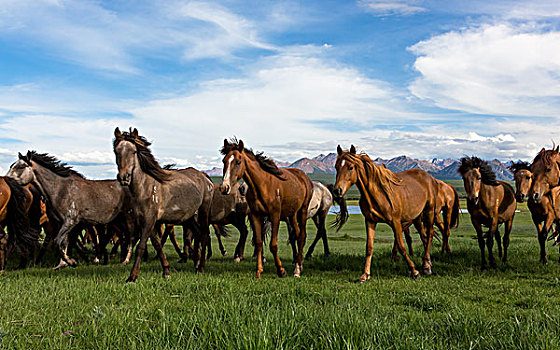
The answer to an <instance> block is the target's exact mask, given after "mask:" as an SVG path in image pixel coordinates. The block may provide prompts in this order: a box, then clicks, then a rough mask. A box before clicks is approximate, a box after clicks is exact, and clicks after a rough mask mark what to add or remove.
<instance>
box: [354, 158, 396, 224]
mask: <svg viewBox="0 0 560 350" xmlns="http://www.w3.org/2000/svg"><path fill="white" fill-rule="evenodd" d="M373 167H376V165H375V164H373ZM356 169H358V167H356ZM374 171H378V169H375V168H374ZM356 187H358V191H360V195H361V196H362V197H363V198H364V199H365V201H366V202H367V204H368V206H369V207H370V208H371V210H372V211H373V213H374V214H375V215H376V216H378V217H381V218H382V217H384V215H383V214H382V213H383V210H382V205H381V204H383V203H388V202H389V201H388V200H387V195H386V194H385V190H384V189H383V188H382V187H381V186H380V185H379V184H378V182H377V181H376V180H375V179H371V178H368V176H367V173H366V170H365V168H360V171H359V172H358V181H357V182H356ZM370 189H371V190H370ZM388 204H389V206H390V202H389V203H388Z"/></svg>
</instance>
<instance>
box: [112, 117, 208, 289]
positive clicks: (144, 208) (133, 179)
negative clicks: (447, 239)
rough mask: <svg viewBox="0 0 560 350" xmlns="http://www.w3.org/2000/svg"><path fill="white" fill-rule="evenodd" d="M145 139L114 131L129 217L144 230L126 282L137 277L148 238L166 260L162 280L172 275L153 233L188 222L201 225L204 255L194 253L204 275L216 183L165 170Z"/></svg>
mask: <svg viewBox="0 0 560 350" xmlns="http://www.w3.org/2000/svg"><path fill="white" fill-rule="evenodd" d="M150 145H151V143H150V142H148V140H146V138H144V137H143V136H140V135H138V130H136V129H134V130H132V131H130V132H126V131H125V132H122V133H121V131H120V130H119V128H116V129H115V140H114V142H113V150H114V152H115V157H116V162H117V166H118V170H119V173H118V175H117V179H118V181H119V182H120V184H121V185H122V188H123V189H125V191H124V192H125V193H126V202H127V203H128V205H129V207H130V210H128V211H126V213H125V215H126V216H127V217H128V218H129V220H132V221H133V222H134V223H135V227H138V228H141V235H140V236H139V237H140V243H139V244H138V247H137V248H136V261H135V262H134V265H133V267H132V271H131V272H130V276H129V277H128V280H127V282H134V281H135V280H136V278H137V277H138V270H139V269H140V261H141V258H142V255H143V254H144V251H145V250H146V243H147V241H148V238H151V239H152V244H154V247H156V250H157V251H158V256H159V257H160V260H161V262H162V268H163V276H164V277H165V276H168V275H169V265H168V263H167V259H166V257H165V254H164V253H163V251H162V250H161V245H160V242H159V240H158V239H157V238H156V237H155V235H154V229H155V226H156V224H161V223H169V224H183V225H186V224H189V225H190V226H192V227H196V229H195V231H196V233H197V234H200V242H201V243H202V256H201V257H200V260H199V259H198V253H197V251H198V250H196V251H195V257H194V260H195V267H196V270H197V271H198V272H203V271H204V266H205V263H206V257H205V250H206V243H207V240H208V237H209V235H210V231H209V229H208V217H209V213H210V204H211V202H212V192H213V186H212V182H211V181H210V180H209V179H208V178H207V177H206V175H205V174H203V173H202V172H200V171H198V170H196V169H193V168H187V169H181V170H165V169H163V168H161V167H160V165H159V164H158V162H157V161H156V160H155V158H154V156H153V155H152V152H151V151H150V149H149V146H150Z"/></svg>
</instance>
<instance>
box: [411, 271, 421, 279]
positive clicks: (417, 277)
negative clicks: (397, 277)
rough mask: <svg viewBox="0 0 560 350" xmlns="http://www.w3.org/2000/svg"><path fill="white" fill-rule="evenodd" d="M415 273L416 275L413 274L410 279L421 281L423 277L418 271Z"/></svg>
mask: <svg viewBox="0 0 560 350" xmlns="http://www.w3.org/2000/svg"><path fill="white" fill-rule="evenodd" d="M415 272H416V273H411V274H410V277H411V278H412V279H413V280H415V281H416V280H419V279H420V277H421V276H420V272H418V271H415Z"/></svg>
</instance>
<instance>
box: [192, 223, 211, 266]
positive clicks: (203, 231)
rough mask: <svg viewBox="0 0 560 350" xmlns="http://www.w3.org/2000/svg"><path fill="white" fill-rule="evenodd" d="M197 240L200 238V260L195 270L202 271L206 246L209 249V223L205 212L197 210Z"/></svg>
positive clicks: (204, 264) (204, 263)
mask: <svg viewBox="0 0 560 350" xmlns="http://www.w3.org/2000/svg"><path fill="white" fill-rule="evenodd" d="M198 229H199V230H200V231H199V234H198V238H199V239H198V240H200V245H201V254H200V261H199V264H198V268H197V270H196V272H204V268H205V267H206V247H208V249H209V250H210V249H211V247H210V223H209V222H208V217H207V216H206V215H205V213H202V212H199V214H198Z"/></svg>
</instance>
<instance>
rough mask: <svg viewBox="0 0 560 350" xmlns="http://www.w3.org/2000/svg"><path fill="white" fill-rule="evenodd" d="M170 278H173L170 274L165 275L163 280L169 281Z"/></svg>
mask: <svg viewBox="0 0 560 350" xmlns="http://www.w3.org/2000/svg"><path fill="white" fill-rule="evenodd" d="M170 277H171V275H170V274H169V272H168V273H164V274H163V279H164V280H168V279H169V278H170Z"/></svg>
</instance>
